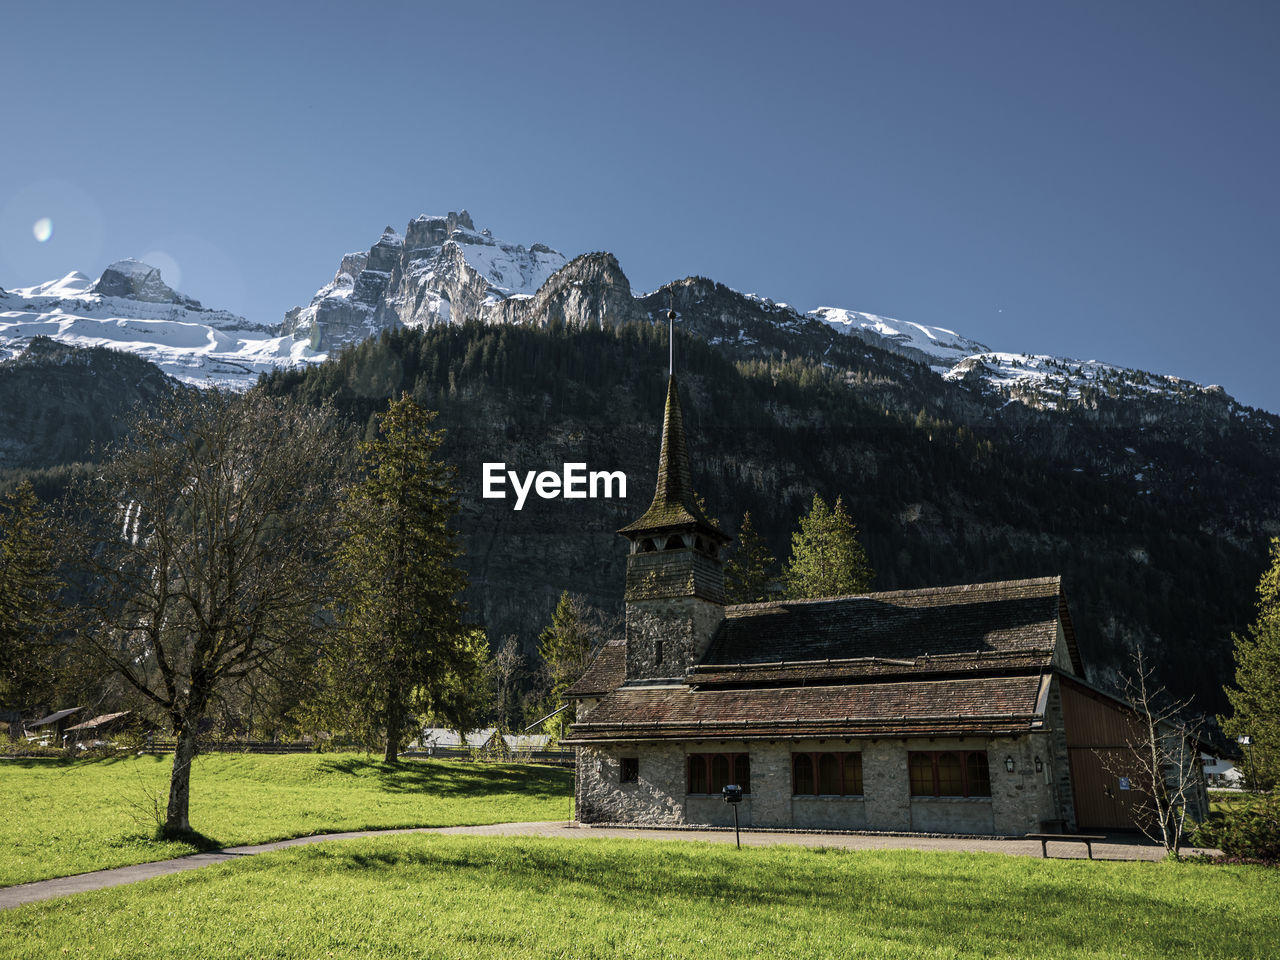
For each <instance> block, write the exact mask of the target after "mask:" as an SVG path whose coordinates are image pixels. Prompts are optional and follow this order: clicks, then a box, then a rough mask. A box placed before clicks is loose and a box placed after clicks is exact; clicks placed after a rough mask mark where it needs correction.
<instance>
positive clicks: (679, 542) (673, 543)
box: [662, 534, 684, 550]
mask: <svg viewBox="0 0 1280 960" xmlns="http://www.w3.org/2000/svg"><path fill="white" fill-rule="evenodd" d="M662 549H664V550H683V549H684V538H683V537H681V536H680V535H679V534H672V535H671V536H669V537H667V545H666V546H665V547H663V548H662Z"/></svg>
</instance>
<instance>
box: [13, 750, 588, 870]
mask: <svg viewBox="0 0 1280 960" xmlns="http://www.w3.org/2000/svg"><path fill="white" fill-rule="evenodd" d="M171 764H172V760H171V758H169V757H162V758H157V757H145V756H144V757H128V758H124V759H117V760H101V761H93V762H85V761H79V762H76V763H57V762H50V761H43V760H7V761H0V811H3V814H2V815H0V851H3V853H0V886H7V885H10V884H14V883H24V882H26V881H28V880H41V879H45V878H47V877H58V876H66V875H69V874H73V873H84V872H86V871H89V870H99V869H102V868H104V867H118V866H122V865H124V864H130V863H143V862H145V861H148V860H163V859H166V858H169V857H176V856H181V855H183V854H186V853H191V852H193V850H194V849H195V848H194V847H192V846H190V845H188V844H182V843H160V842H157V841H155V840H153V839H151V837H152V835H153V834H154V832H155V826H156V824H155V820H154V809H155V804H156V803H157V802H158V803H160V804H161V809H163V804H164V802H165V800H166V798H167V790H168V777H169V770H170V767H171ZM572 796H573V774H572V771H569V770H562V769H557V768H552V767H539V766H531V765H529V766H522V765H517V764H472V763H457V762H442V761H429V760H428V761H412V762H407V763H403V764H396V765H387V764H383V763H381V762H378V761H376V760H373V759H371V758H368V757H366V756H365V755H363V754H293V755H285V756H250V755H239V754H211V755H208V756H202V757H198V758H197V759H196V762H195V765H194V767H193V768H192V775H191V825H192V827H193V828H194V829H195V830H197V831H199V832H200V833H202V834H204V835H205V836H206V837H208V838H210V839H211V840H213V841H216V843H217V844H218V845H220V846H230V845H237V844H245V843H262V842H266V841H268V840H281V839H284V838H286V837H298V836H305V835H307V834H313V833H329V832H334V831H342V830H360V829H364V828H372V827H431V826H446V825H454V824H478V823H504V822H507V821H515V820H557V819H559V820H564V819H568V818H569V816H570V811H571V806H570V805H571V802H572Z"/></svg>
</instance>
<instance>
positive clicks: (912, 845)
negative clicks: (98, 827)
mask: <svg viewBox="0 0 1280 960" xmlns="http://www.w3.org/2000/svg"><path fill="white" fill-rule="evenodd" d="M400 833H439V834H447V835H450V836H472V837H555V838H557V839H565V840H582V839H589V838H595V837H614V838H622V839H631V840H701V841H704V842H711V843H733V831H732V830H637V829H631V828H626V827H584V826H580V825H576V824H568V823H565V822H564V821H563V820H558V821H548V822H543V823H496V824H490V825H487V826H480V827H416V828H414V827H411V828H406V829H401V830H357V831H354V832H352V833H324V834H319V835H317V836H311V837H297V838H295V839H293V840H277V841H276V842H274V843H259V844H255V845H253V846H247V847H226V848H225V849H222V850H214V851H210V852H209V853H193V854H190V855H188V856H185V857H178V858H177V859H176V860H160V861H157V862H155V863H139V864H136V865H134V866H130V867H116V868H115V869H113V870H96V871H94V872H93V873H81V874H77V875H76V876H73V877H58V878H56V879H53V880H37V881H36V882H34V883H23V884H20V885H18V886H14V887H0V910H6V909H8V908H10V907H17V906H21V905H22V904H24V903H35V902H36V901H38V900H49V899H52V898H53V897H65V896H68V895H70V894H73V893H84V892H85V891H88V890H102V889H104V888H106V887H118V886H120V885H121V884H125V883H137V882H138V881H140V880H150V879H151V878H152V877H162V876H164V875H166V874H170V873H178V872H180V871H183V870H195V869H197V868H198V867H204V866H208V865H209V864H211V863H226V862H227V861H228V860H235V859H237V858H239V857H249V856H253V855H254V854H256V853H267V852H268V851H271V850H283V849H285V848H286V847H297V846H302V845H303V844H308V843H323V842H325V841H328V840H353V839H356V838H359V837H389V836H394V835H396V834H400ZM742 844H743V846H751V847H769V846H776V845H779V844H798V845H801V846H806V847H834V848H839V849H842V850H948V851H962V852H963V851H967V852H971V853H973V852H981V853H1005V854H1010V855H1013V856H1032V857H1039V856H1040V841H1038V840H984V839H978V838H972V839H971V838H964V837H922V836H893V835H888V834H874V835H865V834H850V833H783V832H779V833H773V832H769V831H765V830H744V831H743V832H742ZM1190 852H1199V851H1190ZM1050 853H1051V854H1052V855H1053V856H1055V857H1064V858H1065V857H1069V858H1082V857H1084V856H1085V855H1086V854H1085V846H1084V844H1083V843H1079V842H1070V841H1066V840H1060V841H1050ZM1093 856H1094V858H1095V859H1097V860H1159V859H1161V858H1162V857H1163V856H1164V850H1163V849H1162V848H1160V847H1157V846H1155V845H1154V844H1151V843H1145V842H1137V841H1135V839H1134V838H1133V837H1123V838H1116V839H1114V840H1111V839H1108V840H1105V841H1101V842H1095V843H1094V844H1093Z"/></svg>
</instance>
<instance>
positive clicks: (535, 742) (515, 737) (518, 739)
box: [502, 733, 551, 755]
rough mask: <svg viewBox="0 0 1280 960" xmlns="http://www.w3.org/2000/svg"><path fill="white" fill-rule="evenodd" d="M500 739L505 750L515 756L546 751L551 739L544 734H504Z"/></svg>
mask: <svg viewBox="0 0 1280 960" xmlns="http://www.w3.org/2000/svg"><path fill="white" fill-rule="evenodd" d="M502 739H503V740H505V741H506V744H507V749H508V750H509V751H511V753H513V754H516V755H520V754H526V753H533V752H534V751H536V750H546V749H547V747H548V746H549V745H550V743H551V737H550V736H549V735H547V734H545V733H506V734H503V736H502Z"/></svg>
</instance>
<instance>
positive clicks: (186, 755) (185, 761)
mask: <svg viewBox="0 0 1280 960" xmlns="http://www.w3.org/2000/svg"><path fill="white" fill-rule="evenodd" d="M195 756H196V735H195V732H194V731H192V730H191V728H190V727H189V726H187V725H186V724H183V725H182V726H181V727H180V728H179V729H178V745H177V748H176V749H175V750H174V752H173V773H172V774H171V775H170V777H169V806H168V809H167V810H166V811H165V817H164V832H165V833H166V834H168V835H173V834H179V833H188V832H190V830H191V821H190V820H189V819H188V815H187V811H188V808H189V806H190V800H191V761H192V760H194V759H195Z"/></svg>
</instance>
